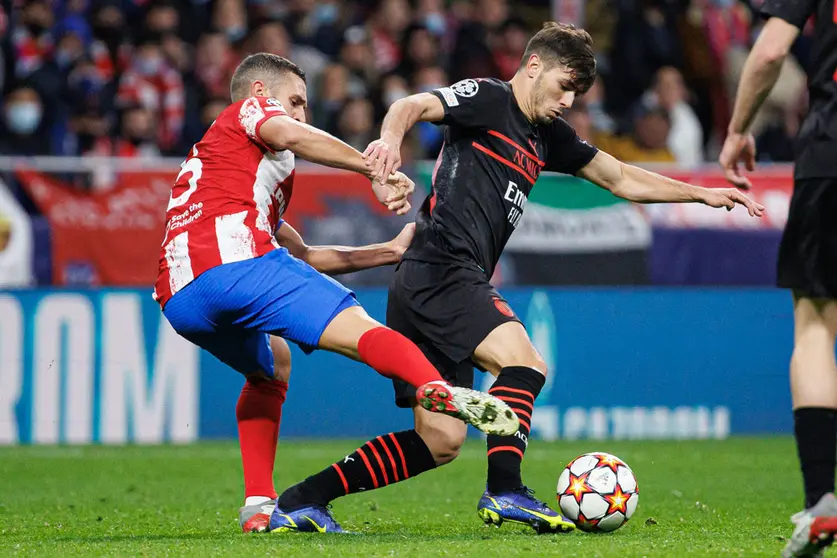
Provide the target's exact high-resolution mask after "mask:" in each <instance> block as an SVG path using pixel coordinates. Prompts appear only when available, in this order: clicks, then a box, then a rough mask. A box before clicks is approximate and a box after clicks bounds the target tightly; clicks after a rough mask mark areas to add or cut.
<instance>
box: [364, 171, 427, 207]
mask: <svg viewBox="0 0 837 558" xmlns="http://www.w3.org/2000/svg"><path fill="white" fill-rule="evenodd" d="M415 189H416V184H415V182H413V181H412V180H410V178H408V177H407V176H406V175H405V174H404V173H402V172H396V173H395V174H392V175H390V177H389V179H388V180H387V181H386V182H381V181H380V180H378V179H373V180H372V191H373V192H374V193H375V197H376V198H378V201H379V202H381V203H382V204H384V205H385V206H387V209H389V210H390V211H394V212H395V213H396V214H398V215H405V214H407V213H408V212H409V211H410V208H411V207H412V206H411V205H410V196H412V194H413V191H414V190H415Z"/></svg>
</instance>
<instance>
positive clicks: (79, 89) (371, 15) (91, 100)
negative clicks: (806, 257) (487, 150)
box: [0, 0, 810, 166]
mask: <svg viewBox="0 0 837 558" xmlns="http://www.w3.org/2000/svg"><path fill="white" fill-rule="evenodd" d="M578 5H579V6H580V8H581V10H580V13H579V14H578V15H579V16H580V20H579V22H578V23H580V24H581V25H582V26H583V27H585V28H586V29H587V30H588V31H589V32H590V33H591V35H592V36H593V40H594V46H595V49H596V52H597V57H598V65H599V76H600V77H599V79H598V80H597V82H596V84H595V86H594V87H593V89H592V90H591V91H589V92H588V93H587V94H586V95H585V96H584V97H583V98H581V99H579V101H578V102H577V104H576V106H574V107H573V109H572V110H570V111H568V113H567V115H566V118H567V119H568V120H569V121H570V122H571V123H572V125H573V126H575V127H576V129H577V131H578V132H579V134H580V135H581V136H582V137H584V138H585V139H588V140H590V141H592V142H594V143H596V144H597V145H599V146H600V147H602V148H603V149H606V150H608V151H610V152H611V153H613V154H614V155H615V156H617V157H619V158H622V159H624V160H630V161H638V162H643V161H644V162H677V163H678V164H680V165H686V166H689V165H695V164H699V163H700V162H702V161H704V160H707V159H708V158H711V157H712V156H713V155H714V154H715V153H716V152H717V149H718V145H719V142H720V141H721V140H722V139H723V135H724V130H725V127H726V122H727V121H728V119H729V115H730V113H731V104H732V100H733V99H734V93H735V87H736V83H737V81H738V77H739V75H740V72H741V68H742V66H743V62H744V59H745V58H746V55H747V52H748V50H749V48H750V46H751V45H752V42H753V41H754V39H755V37H756V36H757V34H758V32H759V29H760V26H761V24H762V22H761V20H760V19H759V17H758V16H757V11H756V10H757V6H756V5H753V4H750V3H746V2H738V1H736V0H668V1H666V0H586V1H585V0H578ZM4 6H5V8H4V11H3V13H2V14H0V41H2V56H3V68H4V71H3V72H2V74H0V79H2V88H3V91H4V100H3V112H2V115H3V117H2V126H1V127H0V154H4V155H15V154H17V155H87V154H99V155H118V156H127V157H134V156H137V157H144V156H145V157H148V156H158V155H172V156H178V157H179V156H182V155H183V154H184V153H186V151H187V150H188V148H189V146H190V145H191V144H192V143H194V142H195V141H197V140H198V139H200V137H201V136H202V134H203V133H204V131H205V130H206V128H207V127H208V126H209V125H210V124H211V123H212V121H213V120H214V119H215V117H216V116H217V115H218V113H219V112H220V111H221V110H223V109H224V107H225V106H226V105H227V104H228V102H229V94H228V83H229V77H230V75H231V73H232V71H233V69H234V68H235V66H236V64H237V63H238V62H239V61H240V60H241V58H242V57H243V56H246V55H247V54H248V53H252V52H258V51H268V52H273V53H276V54H280V55H282V56H285V57H288V58H290V59H292V60H293V61H295V62H297V63H298V64H299V65H300V66H301V67H302V68H303V69H304V70H305V71H306V72H307V74H308V95H309V105H310V109H309V114H308V117H309V122H310V123H312V124H314V125H315V126H318V127H320V128H323V129H325V130H327V131H329V132H331V133H333V134H335V135H337V136H339V137H340V138H342V139H343V140H345V141H346V142H348V143H350V144H351V145H353V146H354V147H356V148H358V149H361V150H362V149H363V148H364V147H365V146H366V145H367V144H368V142H369V141H371V140H372V139H374V138H375V137H376V133H377V131H378V129H379V124H380V121H381V119H382V118H383V116H384V114H385V112H386V109H387V107H388V106H389V105H390V104H392V103H393V102H394V101H396V100H397V99H399V98H401V97H404V96H406V95H408V94H410V93H414V92H421V91H428V90H431V89H434V88H436V87H440V86H442V85H445V84H448V83H451V82H454V81H457V80H460V79H463V78H466V77H479V76H496V77H499V78H502V79H509V78H510V77H511V76H512V75H513V74H514V72H515V71H516V70H517V68H518V65H519V61H520V57H521V54H522V53H523V51H524V49H525V46H526V43H527V41H528V38H529V37H530V35H531V34H532V33H534V32H535V31H536V30H537V29H538V28H539V27H540V25H541V22H543V21H544V20H547V19H550V6H549V3H548V2H543V1H542V0H541V1H540V2H539V1H537V0H536V1H530V2H520V1H517V2H510V1H509V0H354V1H333V0H320V1H318V0H287V1H277V0H249V1H247V0H66V1H60V0H22V1H21V0H17V1H14V0H13V1H12V2H9V3H6V4H4ZM809 31H810V30H808V31H806V33H804V34H803V36H802V37H801V38H800V40H799V41H798V42H797V44H796V45H795V47H794V57H793V59H790V60H789V61H788V62H787V63H786V65H785V68H784V69H783V73H782V77H781V79H780V84H779V86H778V87H777V88H776V90H775V91H774V93H773V94H772V95H771V97H770V98H769V99H768V101H767V103H768V106H769V110H767V111H765V112H764V116H763V117H761V118H760V119H759V121H758V122H757V123H756V124H755V128H754V131H755V132H756V134H757V136H758V147H759V157H760V158H761V159H762V160H768V161H788V160H790V158H791V155H792V153H791V150H790V145H791V142H790V141H789V138H791V137H793V136H794V135H795V133H796V130H797V128H798V126H799V122H800V116H801V115H802V114H804V110H805V102H806V99H805V92H804V90H805V87H804V86H805V73H804V67H803V65H802V64H800V63H799V61H805V60H807V58H808V57H807V52H808V49H809V41H810V33H809ZM441 142H442V131H441V130H440V129H439V128H438V127H436V126H433V125H419V126H418V127H417V128H416V129H415V131H414V133H413V134H412V135H411V137H410V139H409V145H408V146H406V147H407V148H408V151H409V153H407V154H405V156H406V157H410V156H412V157H415V158H435V156H436V154H437V152H438V150H439V147H440V145H441Z"/></svg>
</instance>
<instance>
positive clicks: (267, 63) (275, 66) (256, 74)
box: [230, 52, 306, 102]
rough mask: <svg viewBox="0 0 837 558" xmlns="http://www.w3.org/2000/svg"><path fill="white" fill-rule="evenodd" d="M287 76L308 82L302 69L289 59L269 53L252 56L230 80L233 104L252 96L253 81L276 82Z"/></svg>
mask: <svg viewBox="0 0 837 558" xmlns="http://www.w3.org/2000/svg"><path fill="white" fill-rule="evenodd" d="M285 74H294V75H295V76H298V77H299V78H300V79H301V80H302V81H303V82H305V81H306V79H305V72H304V71H303V70H302V68H300V67H299V66H297V65H296V64H294V63H293V62H291V61H290V60H288V59H287V58H283V57H281V56H279V55H278V54H271V53H269V52H259V53H256V54H251V55H250V56H248V57H247V58H245V59H244V60H242V61H241V64H239V65H238V68H236V69H235V72H234V73H233V76H232V79H231V80H230V97H231V98H232V100H233V102H235V101H238V100H241V99H244V98H245V97H247V96H249V95H250V84H251V83H253V81H255V80H257V79H259V80H262V81H265V82H275V81H278V80H279V79H281V78H282V77H283V76H284V75H285Z"/></svg>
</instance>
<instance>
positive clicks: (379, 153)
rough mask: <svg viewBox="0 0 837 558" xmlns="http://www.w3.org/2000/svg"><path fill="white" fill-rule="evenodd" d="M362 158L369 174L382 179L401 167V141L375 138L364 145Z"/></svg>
mask: <svg viewBox="0 0 837 558" xmlns="http://www.w3.org/2000/svg"><path fill="white" fill-rule="evenodd" d="M363 158H364V159H365V160H366V168H367V169H369V172H370V173H371V176H372V177H373V178H376V179H378V180H383V177H384V176H389V175H390V174H392V173H394V172H395V171H397V170H398V169H399V168H401V143H400V142H397V141H395V140H394V139H392V138H384V137H382V138H380V139H376V140H375V141H373V142H372V143H370V144H369V145H368V146H367V147H366V150H365V151H364V152H363Z"/></svg>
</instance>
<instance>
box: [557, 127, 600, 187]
mask: <svg viewBox="0 0 837 558" xmlns="http://www.w3.org/2000/svg"><path fill="white" fill-rule="evenodd" d="M598 152H599V150H598V149H596V148H595V147H593V146H592V145H590V144H589V143H587V142H586V141H584V140H583V139H581V138H580V137H578V134H576V133H575V130H573V128H572V126H570V125H569V124H567V122H566V121H565V120H564V119H563V118H559V119H557V120H556V121H555V122H554V123H553V124H552V126H551V131H550V136H549V139H548V142H547V153H546V155H547V157H546V167H545V169H546V170H548V171H554V172H560V173H564V174H576V173H577V172H578V171H580V170H581V169H582V168H584V167H585V166H587V163H589V162H590V161H592V160H593V157H595V156H596V153H598Z"/></svg>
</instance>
